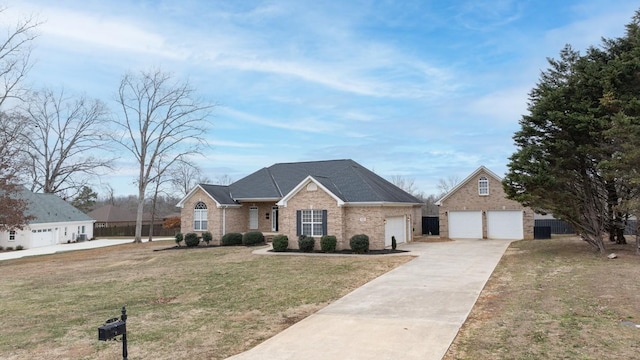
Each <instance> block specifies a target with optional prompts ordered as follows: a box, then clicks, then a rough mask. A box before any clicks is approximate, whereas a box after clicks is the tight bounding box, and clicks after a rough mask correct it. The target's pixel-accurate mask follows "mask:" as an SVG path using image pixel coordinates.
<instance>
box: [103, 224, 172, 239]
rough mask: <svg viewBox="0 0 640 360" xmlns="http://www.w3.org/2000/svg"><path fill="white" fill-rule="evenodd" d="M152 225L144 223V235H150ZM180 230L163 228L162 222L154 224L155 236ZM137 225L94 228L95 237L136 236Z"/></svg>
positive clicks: (168, 234)
mask: <svg viewBox="0 0 640 360" xmlns="http://www.w3.org/2000/svg"><path fill="white" fill-rule="evenodd" d="M149 228H150V225H142V236H143V237H144V236H149ZM177 232H179V230H176V229H163V228H162V224H155V225H153V236H174V235H175V234H176V233H177ZM135 234H136V227H135V225H128V226H111V227H103V228H94V229H93V236H94V237H97V238H98V237H103V238H104V237H110V236H135Z"/></svg>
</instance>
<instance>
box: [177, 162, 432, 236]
mask: <svg viewBox="0 0 640 360" xmlns="http://www.w3.org/2000/svg"><path fill="white" fill-rule="evenodd" d="M177 206H178V207H180V208H182V211H181V219H182V231H183V232H185V233H186V232H195V233H202V232H204V231H209V232H211V234H212V235H213V244H220V240H221V238H222V236H223V235H224V234H226V233H230V232H240V233H244V232H247V231H261V232H263V233H265V234H285V235H287V236H288V237H289V247H290V248H296V247H297V239H298V236H299V235H301V234H304V235H309V236H313V237H314V238H316V247H319V244H320V241H319V240H320V237H321V236H322V235H335V236H336V237H337V239H338V244H337V247H338V249H347V248H349V239H350V238H351V237H352V236H353V235H356V234H367V235H368V236H369V239H370V240H369V241H370V248H371V249H383V248H385V247H387V246H390V245H391V236H395V238H396V241H397V242H398V243H402V242H408V241H411V240H412V238H413V236H415V235H419V234H420V231H421V203H420V200H418V199H416V198H415V197H414V196H412V195H410V194H408V193H407V192H405V191H404V190H402V189H400V188H398V187H397V186H395V185H393V184H392V183H390V182H388V181H387V180H385V179H383V178H382V177H380V176H378V175H376V174H375V173H373V172H372V171H369V170H368V169H366V168H364V167H363V166H361V165H360V164H358V163H357V162H355V161H353V160H328V161H312V162H297V163H279V164H274V165H272V166H270V167H268V168H263V169H260V170H258V171H256V172H254V173H253V174H250V175H248V176H247V177H245V178H242V179H240V180H238V181H236V182H234V183H233V184H230V185H228V186H223V185H208V184H199V185H197V186H196V187H195V188H194V189H192V190H191V191H190V192H189V194H187V196H185V197H184V198H183V199H182V200H181V201H180V202H179V203H178V205H177Z"/></svg>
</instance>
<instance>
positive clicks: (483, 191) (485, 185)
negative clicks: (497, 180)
mask: <svg viewBox="0 0 640 360" xmlns="http://www.w3.org/2000/svg"><path fill="white" fill-rule="evenodd" d="M478 195H489V179H487V178H486V177H485V176H481V177H480V179H478Z"/></svg>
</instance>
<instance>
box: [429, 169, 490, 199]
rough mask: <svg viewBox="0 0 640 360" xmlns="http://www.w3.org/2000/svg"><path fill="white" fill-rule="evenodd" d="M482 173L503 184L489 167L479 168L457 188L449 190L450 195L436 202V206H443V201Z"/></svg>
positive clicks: (447, 194) (445, 195)
mask: <svg viewBox="0 0 640 360" xmlns="http://www.w3.org/2000/svg"><path fill="white" fill-rule="evenodd" d="M482 173H484V174H486V175H488V176H491V177H492V178H494V179H495V180H497V181H498V182H502V178H501V177H500V176H498V175H496V174H495V173H494V172H493V171H491V170H489V169H488V168H487V167H485V166H484V165H482V166H480V167H479V168H477V169H476V170H475V171H474V172H472V173H471V174H470V175H469V176H467V177H466V178H465V179H464V180H462V181H461V182H459V183H458V184H457V185H456V186H454V187H453V189H451V190H449V192H448V193H446V194H444V196H443V197H442V198H440V200H438V201H436V205H438V206H440V205H442V202H443V201H445V200H446V199H447V198H449V197H450V196H451V195H453V194H455V193H456V192H457V191H458V190H460V189H461V188H463V187H464V186H466V185H467V184H468V183H469V182H470V181H471V180H475V178H476V177H477V176H478V175H480V174H482Z"/></svg>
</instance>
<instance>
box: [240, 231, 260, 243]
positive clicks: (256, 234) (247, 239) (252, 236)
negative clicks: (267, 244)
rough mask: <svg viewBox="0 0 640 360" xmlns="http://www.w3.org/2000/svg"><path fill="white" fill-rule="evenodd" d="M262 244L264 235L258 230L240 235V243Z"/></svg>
mask: <svg viewBox="0 0 640 360" xmlns="http://www.w3.org/2000/svg"><path fill="white" fill-rule="evenodd" d="M258 244H264V235H263V234H262V233H261V232H260V231H249V232H246V233H244V235H242V245H246V246H252V245H258Z"/></svg>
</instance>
